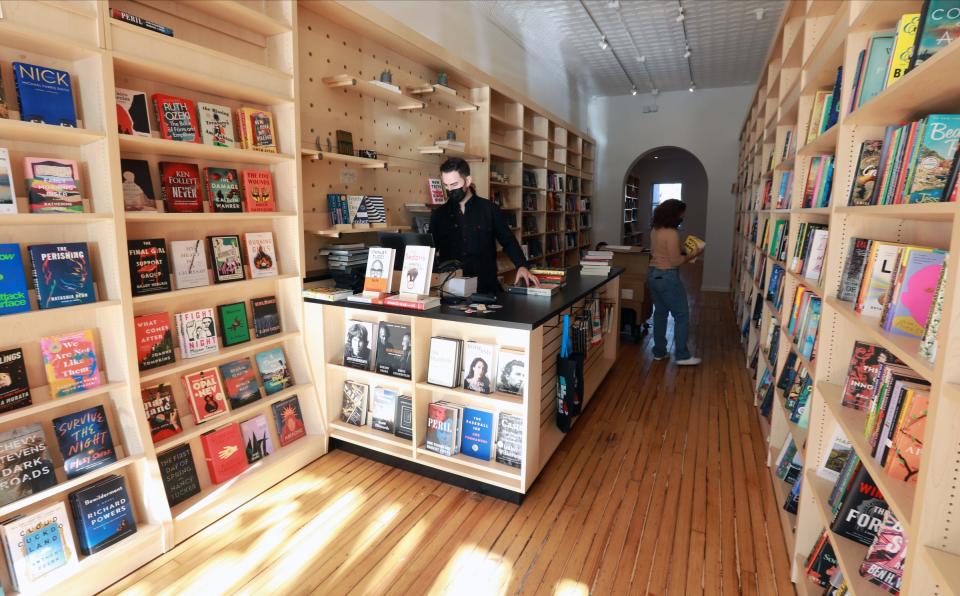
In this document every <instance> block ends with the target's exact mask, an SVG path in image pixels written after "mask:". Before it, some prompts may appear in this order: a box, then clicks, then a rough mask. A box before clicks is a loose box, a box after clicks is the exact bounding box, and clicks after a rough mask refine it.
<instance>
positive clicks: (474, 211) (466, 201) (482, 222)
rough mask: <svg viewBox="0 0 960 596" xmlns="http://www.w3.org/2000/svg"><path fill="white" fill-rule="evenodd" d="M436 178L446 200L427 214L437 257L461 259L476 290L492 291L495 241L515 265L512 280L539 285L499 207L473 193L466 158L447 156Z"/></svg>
mask: <svg viewBox="0 0 960 596" xmlns="http://www.w3.org/2000/svg"><path fill="white" fill-rule="evenodd" d="M440 180H441V182H443V188H444V190H446V191H447V202H446V204H445V205H443V206H442V207H440V208H438V209H436V210H434V212H433V214H432V215H431V216H430V232H431V233H432V234H433V241H434V243H435V244H436V246H437V258H438V259H439V260H440V261H441V262H442V261H448V260H451V259H456V260H458V261H460V262H461V263H463V275H464V276H466V277H474V276H476V278H477V291H478V292H481V293H490V294H492V293H496V292H498V291H500V290H501V288H500V282H498V281H497V245H496V243H495V241H496V242H499V243H500V245H501V246H502V247H503V251H504V252H505V253H506V254H507V256H508V257H510V260H511V261H513V264H514V265H515V266H516V267H517V277H516V283H521V282H525V283H526V285H532V286H539V285H540V282H539V281H538V280H537V278H536V277H534V276H533V275H532V274H531V273H530V270H529V268H528V267H529V264H528V263H527V259H526V258H525V257H524V256H523V251H522V250H521V249H520V244H519V243H518V242H517V239H516V238H515V237H514V236H513V233H512V232H511V231H510V228H508V227H507V224H506V222H504V221H503V214H502V213H501V212H500V208H499V207H497V206H496V205H494V204H493V203H492V202H490V201H489V200H488V199H485V198H483V197H478V196H477V195H476V194H475V193H474V186H473V177H472V176H470V166H469V165H468V164H467V162H466V161H464V160H462V159H460V158H458V157H451V158H450V159H448V160H447V161H445V162H443V165H441V166H440Z"/></svg>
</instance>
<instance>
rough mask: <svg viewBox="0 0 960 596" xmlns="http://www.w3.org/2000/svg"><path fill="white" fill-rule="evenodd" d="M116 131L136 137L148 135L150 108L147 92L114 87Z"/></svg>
mask: <svg viewBox="0 0 960 596" xmlns="http://www.w3.org/2000/svg"><path fill="white" fill-rule="evenodd" d="M116 99H117V132H119V133H120V134H122V135H135V136H138V137H149V136H150V132H151V130H150V108H149V106H148V103H147V94H146V93H144V92H143V91H133V90H131V89H121V88H119V87H117V89H116Z"/></svg>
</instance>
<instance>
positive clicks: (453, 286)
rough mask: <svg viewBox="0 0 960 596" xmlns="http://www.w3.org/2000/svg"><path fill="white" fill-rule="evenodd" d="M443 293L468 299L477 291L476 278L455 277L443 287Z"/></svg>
mask: <svg viewBox="0 0 960 596" xmlns="http://www.w3.org/2000/svg"><path fill="white" fill-rule="evenodd" d="M443 291H444V292H447V293H448V294H452V295H453V296H461V297H463V298H466V297H467V296H470V295H471V294H473V293H474V292H476V291H477V278H476V277H454V278H452V279H451V280H450V281H448V282H447V283H446V284H445V285H444V286H443Z"/></svg>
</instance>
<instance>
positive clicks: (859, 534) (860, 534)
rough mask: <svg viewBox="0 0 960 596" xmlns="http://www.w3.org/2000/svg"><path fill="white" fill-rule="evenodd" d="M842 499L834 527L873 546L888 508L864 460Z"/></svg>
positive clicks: (847, 536)
mask: <svg viewBox="0 0 960 596" xmlns="http://www.w3.org/2000/svg"><path fill="white" fill-rule="evenodd" d="M839 502H840V507H839V509H838V510H837V514H836V516H835V518H834V520H833V524H832V525H831V529H832V530H833V531H834V533H836V534H837V535H838V536H841V537H843V538H848V539H850V540H853V541H854V542H859V543H860V544H862V545H864V546H870V543H871V542H873V538H874V536H876V533H877V529H878V528H879V527H880V524H881V522H882V521H883V515H884V513H886V512H887V509H888V507H887V502H886V501H885V500H884V498H883V494H881V492H880V489H879V488H877V485H876V484H875V483H874V482H873V479H872V478H870V473H869V472H868V471H867V468H866V466H864V465H863V464H862V463H860V464H859V465H858V467H857V470H856V471H855V472H854V474H853V475H852V476H851V478H850V482H849V484H848V485H847V488H846V490H845V492H844V494H843V496H842V497H841V498H840V499H839Z"/></svg>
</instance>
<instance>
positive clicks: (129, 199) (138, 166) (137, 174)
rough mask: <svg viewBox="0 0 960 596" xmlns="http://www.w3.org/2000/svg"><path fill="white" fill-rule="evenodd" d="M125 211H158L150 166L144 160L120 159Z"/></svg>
mask: <svg viewBox="0 0 960 596" xmlns="http://www.w3.org/2000/svg"><path fill="white" fill-rule="evenodd" d="M120 180H121V184H122V187H123V210H124V211H156V210H157V203H156V198H157V196H156V195H155V194H154V192H153V178H152V177H151V176H150V164H149V163H147V161H146V160H143V159H125V158H121V159H120Z"/></svg>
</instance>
